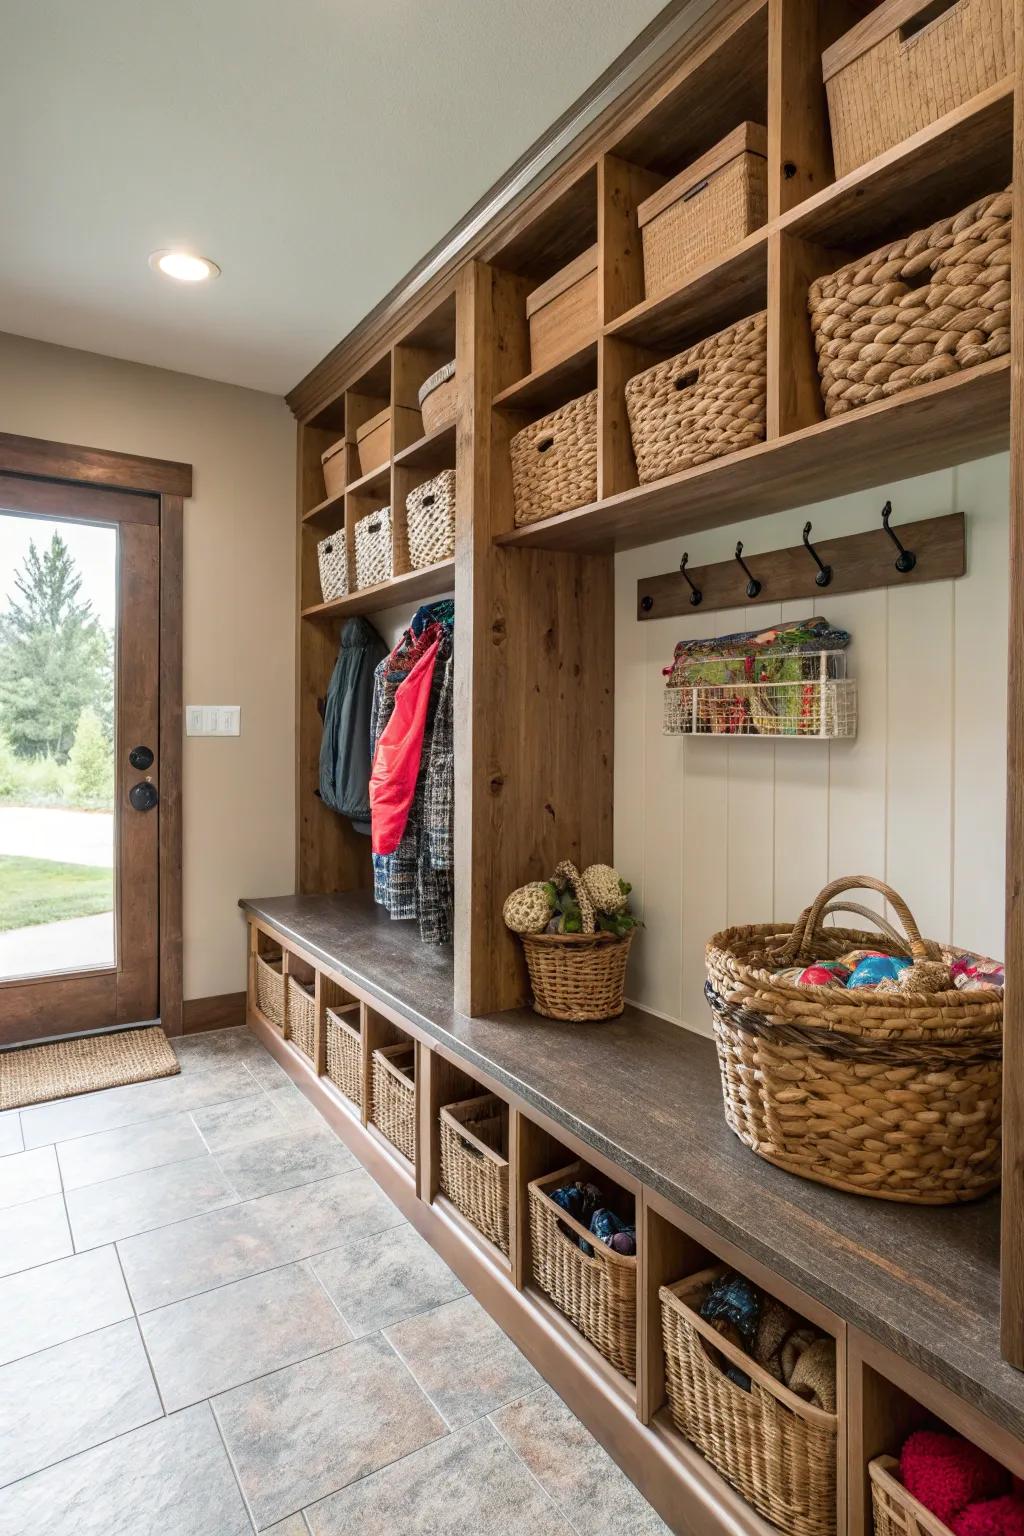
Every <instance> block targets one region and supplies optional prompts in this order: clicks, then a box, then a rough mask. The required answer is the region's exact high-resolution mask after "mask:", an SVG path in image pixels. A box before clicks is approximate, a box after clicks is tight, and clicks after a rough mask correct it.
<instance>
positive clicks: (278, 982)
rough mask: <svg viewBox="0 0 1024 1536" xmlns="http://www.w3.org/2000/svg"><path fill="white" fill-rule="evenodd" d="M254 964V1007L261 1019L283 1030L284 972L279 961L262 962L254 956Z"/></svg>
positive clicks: (258, 957)
mask: <svg viewBox="0 0 1024 1536" xmlns="http://www.w3.org/2000/svg"><path fill="white" fill-rule="evenodd" d="M253 959H254V960H255V962H256V1006H257V1008H258V1009H259V1011H260V1013H262V1015H263V1017H264V1018H265V1019H267V1020H268V1021H269V1022H270V1023H271V1024H276V1025H277V1027H278V1029H282V1030H283V1029H284V972H283V970H282V962H281V961H280V960H264V958H263V956H262V955H254V956H253Z"/></svg>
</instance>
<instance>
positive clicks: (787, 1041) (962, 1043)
mask: <svg viewBox="0 0 1024 1536" xmlns="http://www.w3.org/2000/svg"><path fill="white" fill-rule="evenodd" d="M851 888H852V889H862V890H872V891H878V892H880V893H881V894H882V895H883V896H885V897H886V898H887V899H888V901H889V903H890V905H891V906H892V908H893V910H894V911H895V912H896V913H897V915H898V917H899V920H900V922H901V924H902V926H903V927H904V929H905V930H906V933H907V938H906V940H905V941H904V943H903V945H902V946H901V945H898V944H896V943H894V942H893V940H892V938H891V937H889V938H887V937H885V936H883V935H881V934H879V933H878V932H872V931H868V930H861V929H848V928H831V927H823V926H822V920H823V917H824V915H825V912H826V910H827V911H835V910H844V909H847V908H848V905H849V904H848V902H847V901H846V900H845V899H844V900H843V901H842V902H837V903H835V905H830V903H832V902H833V898H834V897H837V896H839V895H840V893H841V892H843V891H845V890H847V889H851ZM854 910H864V909H859V908H855V909H854ZM890 932H891V930H890ZM855 948H867V949H875V950H883V951H886V952H887V953H890V954H899V953H902V954H903V956H904V957H907V956H909V957H910V958H911V959H912V960H913V962H914V966H915V974H916V975H917V976H918V977H920V980H921V986H922V988H924V987H926V986H927V985H929V984H934V981H933V980H932V978H931V977H930V976H929V967H932V970H933V973H934V962H935V961H936V960H939V961H941V963H942V964H943V965H946V966H948V965H949V963H950V962H951V961H952V960H954V959H955V958H956V957H957V956H958V955H961V954H963V953H964V951H963V950H959V949H954V948H952V947H949V946H940V945H936V944H932V943H927V942H925V941H924V940H923V939H922V938H921V935H920V932H919V930H918V927H917V924H916V923H915V922H914V919H913V916H912V915H911V913H910V911H909V909H908V907H907V906H906V904H905V902H904V901H903V900H902V899H901V897H899V896H898V895H897V894H896V892H895V891H893V890H891V889H890V888H889V887H888V886H887V885H884V884H883V883H882V882H881V881H880V880H874V879H872V878H870V877H869V876H866V875H858V876H853V877H851V878H848V879H843V880H837V881H835V882H834V883H833V884H832V885H829V886H826V887H825V889H824V891H822V892H821V894H820V895H819V896H818V898H817V900H816V901H815V902H814V903H813V905H812V906H810V907H808V908H807V910H806V911H805V912H804V913H802V915H801V916H800V917H799V918H798V920H797V922H796V924H795V926H794V928H793V930H792V932H779V930H778V929H777V927H776V926H775V925H773V924H755V925H752V926H749V927H742V928H728V929H726V930H725V931H724V932H723V933H717V934H715V936H714V937H713V938H712V939H711V940H710V942H709V944H708V948H707V968H708V984H707V987H706V989H705V990H706V993H707V997H708V1001H709V1003H710V1005H711V1011H712V1014H713V1017H714V1026H715V1039H716V1042H717V1045H718V1062H719V1066H720V1068H721V1073H722V1091H723V1094H724V1098H725V1118H726V1120H727V1121H728V1123H729V1125H730V1127H731V1128H732V1130H734V1131H735V1132H736V1135H737V1136H739V1138H740V1140H741V1141H744V1142H745V1143H746V1144H747V1146H748V1147H751V1148H752V1149H753V1150H754V1151H755V1152H757V1153H758V1155H759V1156H761V1157H763V1158H765V1159H766V1160H767V1161H768V1162H770V1163H774V1164H775V1165H776V1166H777V1167H779V1168H785V1169H787V1170H788V1171H789V1172H790V1173H797V1174H800V1175H801V1177H803V1178H806V1179H813V1180H815V1181H816V1182H817V1183H819V1184H830V1185H832V1186H833V1187H834V1188H836V1189H845V1190H850V1191H853V1192H854V1193H857V1194H864V1195H873V1196H876V1197H877V1198H879V1199H883V1200H904V1201H908V1202H913V1203H916V1204H922V1205H949V1204H952V1203H954V1202H956V1201H959V1200H973V1199H975V1198H976V1197H977V1196H979V1195H984V1194H986V1193H987V1192H988V1191H989V1190H990V1189H994V1188H995V1186H996V1185H997V1184H998V1183H999V1140H1000V1124H1001V1116H1000V1091H1001V1086H1002V1027H1003V992H1002V988H1000V987H993V988H991V989H987V990H979V991H974V992H960V991H957V990H956V989H955V988H954V987H953V986H952V985H948V984H947V989H946V990H943V991H941V992H933V993H927V992H925V991H924V990H922V991H920V992H917V993H901V992H879V991H876V990H871V989H869V988H857V989H854V990H852V991H851V990H846V989H843V988H839V987H796V986H790V985H788V984H786V983H784V982H782V981H780V980H779V979H778V977H777V976H776V974H775V972H776V971H777V970H778V969H779V968H781V967H784V966H791V965H807V964H809V963H810V962H812V961H814V960H820V959H838V958H839V956H841V955H843V954H845V953H846V952H847V951H848V950H850V949H855ZM939 974H940V975H941V973H939Z"/></svg>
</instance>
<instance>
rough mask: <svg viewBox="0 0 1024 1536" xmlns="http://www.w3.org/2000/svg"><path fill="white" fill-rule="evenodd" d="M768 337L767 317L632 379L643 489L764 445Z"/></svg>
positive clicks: (633, 428)
mask: <svg viewBox="0 0 1024 1536" xmlns="http://www.w3.org/2000/svg"><path fill="white" fill-rule="evenodd" d="M767 338H768V324H767V315H766V313H765V312H764V311H762V312H761V313H760V314H758V315H752V316H751V317H750V318H749V319H747V320H740V321H739V322H738V323H737V324H736V325H731V326H729V327H728V328H727V329H726V330H724V331H719V332H718V334H717V335H716V336H709V337H707V339H706V340H704V341H699V342H698V343H697V344H696V346H693V347H690V348H688V350H687V351H685V352H680V354H679V356H678V357H671V358H669V359H668V360H667V361H666V362H664V363H657V364H656V365H655V366H654V367H653V368H648V369H647V370H646V371H645V372H644V373H638V374H636V375H635V377H633V378H632V379H630V380H629V382H628V384H627V385H626V411H627V413H628V415H629V429H630V433H631V434H632V438H633V452H634V454H635V455H636V467H637V475H638V477H639V480H640V483H641V485H644V484H646V483H647V482H648V481H650V480H660V479H662V478H663V476H665V475H671V474H675V473H676V472H678V471H679V470H683V469H689V468H691V466H693V465H695V464H705V463H707V461H708V460H709V459H717V458H719V457H720V456H721V455H722V454H726V453H736V452H737V451H738V450H739V449H741V448H749V447H751V446H752V444H754V443H760V442H763V441H764V435H765V416H766V399H767V374H768V341H767Z"/></svg>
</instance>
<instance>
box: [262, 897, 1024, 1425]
mask: <svg viewBox="0 0 1024 1536" xmlns="http://www.w3.org/2000/svg"><path fill="white" fill-rule="evenodd" d="M240 905H241V906H242V908H243V909H244V910H246V911H248V912H251V913H253V914H254V915H255V916H258V917H260V918H262V919H263V920H264V921H265V922H266V923H267V924H269V925H270V926H272V927H274V928H276V929H277V930H278V931H280V933H281V934H282V936H284V937H286V938H287V937H291V938H292V939H294V940H295V942H296V943H300V944H301V945H302V946H303V947H304V948H305V949H306V950H307V951H308V952H310V953H311V954H313V955H314V956H319V957H321V958H322V959H323V961H324V962H325V963H327V964H329V965H330V966H331V967H332V968H334V969H337V970H339V971H341V972H343V973H346V972H347V973H348V974H349V975H351V977H352V979H353V980H355V981H358V982H359V983H360V984H361V985H362V986H363V987H364V988H365V989H366V990H367V991H368V992H370V993H372V994H374V995H375V996H377V997H379V998H380V999H381V1000H382V1001H384V1002H387V1003H390V1004H391V1005H392V1006H393V1007H394V1008H396V1009H397V1010H398V1011H399V1012H400V1013H402V1014H404V1015H405V1016H406V1017H407V1018H408V1019H409V1020H410V1022H412V1023H414V1024H417V1025H419V1026H420V1028H421V1029H423V1030H424V1031H425V1032H426V1033H427V1034H428V1035H431V1036H432V1037H433V1038H435V1039H437V1040H438V1041H440V1042H441V1043H442V1044H444V1045H447V1046H448V1047H449V1048H450V1049H452V1050H453V1051H454V1052H456V1053H457V1054H458V1055H459V1056H461V1057H462V1058H463V1059H464V1060H465V1061H466V1062H467V1064H468V1065H469V1066H470V1067H471V1068H472V1066H473V1065H474V1064H475V1065H476V1066H478V1067H480V1068H481V1069H482V1070H485V1071H486V1072H487V1074H488V1075H489V1076H490V1077H491V1078H492V1079H494V1080H495V1081H497V1082H499V1083H502V1084H504V1085H505V1086H506V1087H508V1088H509V1089H511V1090H513V1091H514V1092H515V1093H517V1094H518V1095H519V1096H520V1097H521V1098H522V1099H524V1100H525V1101H526V1102H527V1103H528V1104H532V1105H534V1106H535V1107H536V1108H538V1109H540V1110H542V1111H543V1112H544V1113H545V1114H546V1115H548V1116H549V1117H550V1118H551V1119H552V1120H553V1121H555V1122H556V1123H557V1124H559V1125H562V1126H564V1127H566V1129H568V1130H570V1131H572V1132H573V1133H574V1134H575V1135H576V1136H578V1137H579V1138H580V1140H581V1141H584V1142H585V1143H587V1144H588V1145H589V1146H592V1147H594V1148H596V1149H597V1150H598V1151H600V1152H603V1153H604V1154H605V1156H607V1157H609V1158H611V1159H612V1160H613V1161H614V1162H616V1163H617V1164H619V1165H620V1166H621V1167H622V1168H624V1169H626V1170H627V1171H628V1172H630V1173H631V1174H633V1175H634V1176H635V1177H636V1178H638V1179H639V1180H641V1182H643V1183H644V1184H646V1185H648V1186H649V1187H650V1188H651V1189H654V1190H656V1191H657V1192H658V1193H660V1194H661V1195H663V1196H665V1198H666V1199H668V1200H671V1201H672V1202H673V1203H674V1204H676V1205H678V1206H679V1207H681V1208H682V1209H683V1210H684V1211H688V1212H690V1213H691V1214H692V1215H694V1216H696V1217H697V1218H698V1219H699V1220H701V1221H703V1222H704V1223H705V1224H706V1225H707V1226H708V1227H710V1228H711V1229H712V1231H714V1232H717V1233H718V1234H719V1235H720V1236H722V1237H724V1238H727V1239H729V1240H730V1241H731V1242H734V1243H735V1244H736V1245H737V1247H739V1248H742V1249H743V1250H744V1251H745V1252H747V1253H749V1254H751V1255H753V1256H754V1257H756V1258H758V1259H760V1260H761V1261H762V1262H763V1263H764V1264H766V1265H768V1266H769V1267H770V1268H772V1269H773V1270H775V1271H776V1272H777V1273H778V1274H781V1275H783V1276H785V1278H786V1279H788V1280H790V1281H792V1282H793V1283H794V1284H796V1285H799V1286H801V1287H802V1288H803V1289H804V1290H806V1291H808V1292H810V1293H811V1295H813V1296H816V1297H817V1298H818V1299H819V1300H820V1301H822V1302H823V1303H824V1304H825V1305H826V1306H828V1307H830V1308H831V1309H832V1310H833V1311H834V1312H836V1313H838V1315H839V1316H840V1317H843V1318H845V1319H846V1320H847V1321H848V1322H850V1323H852V1324H853V1325H854V1326H856V1327H858V1328H860V1329H862V1330H863V1331H864V1332H865V1333H867V1334H869V1335H871V1336H872V1337H874V1338H876V1339H878V1340H879V1341H880V1342H881V1343H882V1344H885V1345H887V1346H888V1347H889V1348H890V1349H892V1350H894V1351H895V1352H896V1353H897V1354H900V1355H903V1356H904V1357H905V1358H907V1359H909V1360H911V1361H913V1362H914V1364H916V1365H919V1366H920V1367H921V1368H922V1369H923V1370H925V1371H927V1372H928V1373H929V1374H930V1375H932V1376H934V1377H936V1378H937V1379H938V1380H939V1381H942V1382H943V1383H945V1384H946V1385H947V1386H949V1387H951V1388H952V1389H953V1390H954V1391H955V1392H957V1393H958V1394H960V1395H961V1396H962V1397H964V1398H965V1399H966V1400H967V1401H969V1402H972V1403H974V1404H975V1405H976V1406H977V1407H978V1408H980V1409H982V1410H983V1411H984V1412H985V1413H987V1414H988V1415H989V1416H990V1417H991V1418H992V1419H994V1420H996V1421H997V1422H998V1423H1000V1424H1003V1425H1004V1426H1005V1427H1006V1428H1007V1429H1009V1430H1010V1431H1011V1432H1012V1433H1013V1434H1015V1435H1017V1436H1018V1437H1020V1438H1024V1373H1021V1372H1019V1371H1016V1370H1015V1369H1014V1368H1013V1367H1012V1366H1009V1365H1007V1364H1006V1363H1005V1362H1004V1361H1003V1360H1002V1359H1001V1358H1000V1354H999V1199H998V1195H991V1196H988V1197H987V1198H986V1199H984V1200H981V1201H978V1202H975V1203H973V1204H970V1205H965V1206H956V1207H949V1206H947V1207H937V1208H936V1207H924V1206H910V1205H903V1204H896V1203H888V1202H886V1201H880V1200H870V1199H865V1198H862V1197H859V1196H856V1195H846V1194H842V1193H840V1192H839V1191H837V1190H832V1189H828V1188H825V1187H824V1186H822V1185H818V1184H812V1183H810V1182H808V1181H806V1180H803V1179H799V1178H796V1177H794V1176H792V1175H790V1174H787V1173H783V1172H782V1171H781V1170H780V1169H777V1168H773V1167H771V1166H770V1165H769V1164H767V1163H765V1162H762V1160H761V1159H760V1158H758V1157H755V1156H754V1155H753V1154H752V1153H751V1152H749V1151H748V1150H747V1149H746V1148H745V1147H744V1146H743V1145H742V1144H741V1143H740V1142H739V1141H738V1140H737V1138H736V1137H735V1136H734V1135H733V1134H732V1133H731V1131H730V1130H729V1129H728V1127H727V1125H726V1123H725V1119H724V1116H723V1113H722V1099H721V1089H720V1085H719V1078H718V1066H717V1061H716V1058H715V1049H714V1045H713V1043H712V1042H711V1041H710V1040H708V1039H705V1038H704V1037H703V1036H700V1035H696V1034H693V1033H692V1032H691V1031H689V1030H685V1029H681V1028H679V1027H678V1026H676V1025H674V1024H670V1023H668V1022H666V1021H665V1020H662V1019H658V1018H656V1017H654V1016H653V1015H652V1014H649V1013H644V1012H643V1011H642V1010H640V1009H637V1008H627V1010H626V1012H625V1013H624V1014H623V1015H622V1017H621V1018H620V1019H617V1020H614V1021H611V1022H609V1023H603V1024H558V1023H555V1022H553V1021H551V1020H547V1019H541V1018H539V1017H538V1016H537V1015H536V1014H534V1013H533V1012H532V1011H530V1010H529V1009H517V1010H513V1011H510V1012H508V1013H503V1014H496V1015H493V1016H490V1017H486V1018H476V1019H472V1018H467V1017H465V1016H464V1015H462V1014H457V1013H456V1012H455V1009H454V1006H453V1001H452V951H451V949H450V948H449V947H447V946H443V947H440V948H437V947H432V946H428V945H424V944H421V943H420V942H419V938H418V935H417V933H416V930H415V926H414V925H412V924H406V923H393V922H392V921H391V920H390V918H389V917H388V916H387V914H386V913H384V912H383V911H382V910H381V909H380V908H377V907H374V906H373V904H372V901H371V900H370V898H369V896H368V895H366V894H365V893H363V894H359V893H351V894H348V895H340V896H295V897H292V896H280V897H271V898H268V899H266V900H246V901H242V902H241V903H240Z"/></svg>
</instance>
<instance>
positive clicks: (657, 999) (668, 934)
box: [623, 619, 686, 1018]
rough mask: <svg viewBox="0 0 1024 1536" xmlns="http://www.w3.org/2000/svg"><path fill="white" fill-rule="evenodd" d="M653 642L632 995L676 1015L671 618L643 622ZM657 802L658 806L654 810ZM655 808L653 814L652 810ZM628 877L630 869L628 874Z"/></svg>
mask: <svg viewBox="0 0 1024 1536" xmlns="http://www.w3.org/2000/svg"><path fill="white" fill-rule="evenodd" d="M637 627H638V628H642V629H643V631H644V639H645V641H646V645H647V665H646V677H645V692H646V706H645V720H646V723H645V739H644V756H645V759H646V766H645V772H644V777H643V780H642V782H641V781H638V782H637V784H636V789H637V792H638V794H639V795H640V798H641V799H642V800H643V802H644V812H645V818H644V840H643V871H644V873H643V903H642V907H641V911H642V915H643V921H644V927H643V930H642V932H641V934H640V936H639V939H638V940H637V942H636V944H635V946H634V947H635V949H636V952H637V953H636V968H635V972H634V976H633V980H632V984H631V987H630V995H631V996H633V997H634V998H635V999H636V1001H638V1002H642V1003H643V1005H644V1006H645V1007H647V1008H650V1009H652V1010H653V1011H654V1012H655V1013H662V1014H665V1015H666V1017H668V1018H675V1017H677V1014H678V1010H679V1007H680V1000H681V997H682V951H681V946H680V942H679V936H680V933H681V931H682V926H683V887H684V879H683V875H682V872H683V823H684V817H685V805H684V801H685V796H684V793H683V789H684V786H685V783H686V772H685V763H684V752H685V746H686V743H685V742H684V741H683V740H682V738H681V737H679V736H666V735H664V734H663V732H662V714H661V711H662V694H663V693H664V687H665V679H664V678H663V677H662V675H661V669H662V667H663V666H665V665H667V663H668V660H669V658H670V657H671V654H672V646H673V645H674V644H675V641H676V639H677V638H678V636H677V634H676V626H675V624H674V622H673V621H672V620H671V619H663V620H660V621H654V622H652V623H648V624H643V625H638V626H637ZM655 807H656V810H655ZM652 813H653V814H652ZM623 873H625V874H626V876H627V878H628V875H629V870H628V861H627V867H626V869H625V870H624V871H623Z"/></svg>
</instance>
